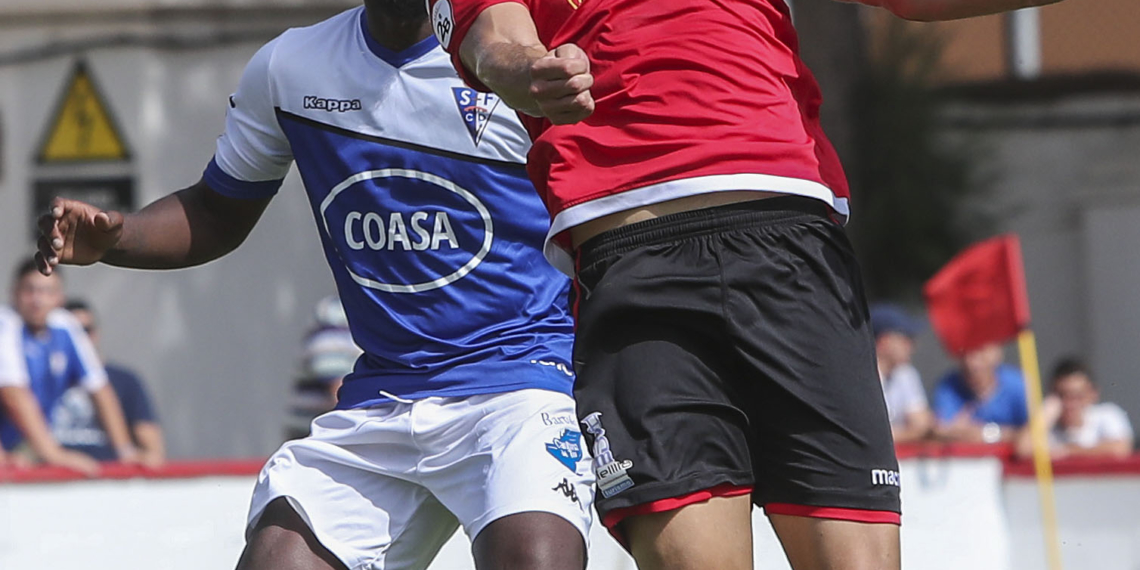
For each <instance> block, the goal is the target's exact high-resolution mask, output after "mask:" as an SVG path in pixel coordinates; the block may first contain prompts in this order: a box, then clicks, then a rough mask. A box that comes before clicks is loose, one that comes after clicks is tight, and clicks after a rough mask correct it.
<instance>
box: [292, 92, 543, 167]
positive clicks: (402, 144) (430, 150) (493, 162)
mask: <svg viewBox="0 0 1140 570" xmlns="http://www.w3.org/2000/svg"><path fill="white" fill-rule="evenodd" d="M276 111H277V115H278V120H280V119H282V118H284V119H288V120H290V121H296V122H298V123H302V124H305V125H308V126H310V127H314V128H317V129H322V130H326V131H329V132H333V133H336V134H339V135H344V136H346V137H351V138H354V139H360V140H363V141H369V142H375V143H380V144H383V145H388V146H394V147H399V148H403V149H407V150H415V151H419V152H423V153H427V154H434V155H437V156H442V157H445V158H453V159H455V160H463V161H467V162H474V163H478V164H487V165H490V166H505V167H507V168H519V169H524V170H525V169H526V165H525V164H523V163H521V162H511V161H509V160H498V159H494V158H484V157H482V156H471V155H469V154H461V153H458V152H452V151H450V150H443V149H439V148H434V147H430V146H423V145H418V144H415V143H410V142H406V141H399V140H395V139H388V138H384V137H378V136H374V135H366V134H364V133H358V132H356V131H351V130H348V129H345V128H343V127H338V126H336V125H330V124H327V123H322V122H320V121H315V120H313V119H310V118H308V117H302V116H301V115H295V114H293V113H290V112H289V111H285V110H283V109H281V107H276Z"/></svg>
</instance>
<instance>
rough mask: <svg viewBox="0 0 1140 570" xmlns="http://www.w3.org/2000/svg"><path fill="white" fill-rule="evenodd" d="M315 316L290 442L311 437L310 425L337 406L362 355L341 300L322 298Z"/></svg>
mask: <svg viewBox="0 0 1140 570" xmlns="http://www.w3.org/2000/svg"><path fill="white" fill-rule="evenodd" d="M316 316H317V324H316V326H315V327H314V328H313V329H312V330H311V331H310V332H309V334H307V335H306V336H305V341H304V343H305V348H304V356H303V358H302V361H301V371H300V374H299V375H298V377H297V381H296V382H295V383H294V385H293V398H292V401H291V404H290V412H289V423H288V424H287V425H286V426H285V437H286V438H287V439H298V438H302V437H305V436H307V435H309V424H310V423H312V421H313V420H314V419H315V418H316V417H317V416H319V415H321V414H323V413H325V412H328V411H330V410H332V409H333V408H335V407H336V402H337V399H336V393H337V390H339V389H340V385H341V383H342V381H343V380H344V377H345V376H347V375H348V373H350V372H352V368H353V366H354V365H355V364H356V359H357V358H358V357H360V355H361V354H362V352H363V351H361V350H360V348H359V347H357V346H356V343H355V342H353V340H352V333H351V332H349V330H348V318H347V317H346V316H345V314H344V307H343V306H342V305H341V303H340V299H339V298H337V297H336V296H330V297H325V298H324V299H321V301H320V302H319V303H317V309H316Z"/></svg>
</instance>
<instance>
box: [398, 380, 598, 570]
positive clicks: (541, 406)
mask: <svg viewBox="0 0 1140 570" xmlns="http://www.w3.org/2000/svg"><path fill="white" fill-rule="evenodd" d="M440 413H441V414H445V415H448V417H444V416H440V417H441V418H442V419H443V420H446V423H447V424H449V425H451V426H453V427H452V428H450V430H449V431H453V432H456V433H459V434H460V437H459V438H458V439H456V440H455V441H451V442H449V443H448V444H447V445H446V446H445V447H446V450H447V451H446V453H442V454H439V455H431V456H429V457H427V458H425V460H424V461H423V462H422V463H421V465H420V473H421V474H422V477H423V479H422V480H423V482H424V485H425V486H426V487H427V488H429V489H430V490H431V492H432V493H433V494H434V495H435V496H436V497H438V498H439V500H440V502H441V503H443V504H444V505H445V506H446V507H447V508H448V509H449V510H450V511H451V512H453V513H455V516H456V518H457V519H458V520H459V522H460V524H461V525H462V526H463V529H464V531H465V532H466V533H467V535H468V536H469V537H471V539H472V541H473V542H474V543H475V544H476V545H478V546H479V547H480V552H482V553H484V554H488V555H489V554H492V553H500V554H503V555H505V556H506V557H507V559H510V558H512V557H517V558H519V559H531V558H532V557H534V556H540V555H542V556H545V555H544V554H543V552H545V551H548V550H551V549H553V550H558V551H563V550H572V551H574V553H576V554H574V556H570V557H569V559H570V560H584V559H585V552H584V549H585V541H586V540H587V537H588V536H589V531H590V525H591V522H592V520H593V516H592V512H591V502H592V499H593V483H594V477H593V474H592V473H591V472H590V461H589V453H588V452H587V451H586V448H585V445H584V444H583V442H582V434H581V432H580V431H579V429H578V426H577V417H576V415H575V410H574V401H573V399H572V398H570V396H569V395H567V394H562V393H559V392H553V391H549V390H538V389H528V390H519V391H515V392H507V393H502V394H491V395H483V396H474V397H468V398H464V399H462V400H461V401H460V402H457V403H456V404H455V405H449V406H446V407H445V408H444V409H443V410H441V411H440ZM450 414H458V415H457V416H456V417H450ZM523 513H525V514H527V515H532V514H533V515H536V516H534V517H531V516H527V517H526V518H525V519H524V518H516V517H518V516H519V515H521V514H523ZM537 515H545V516H537ZM526 519H533V520H534V522H535V524H534V525H533V526H532V527H531V528H529V529H522V528H521V527H522V525H518V524H515V523H516V522H517V521H522V520H526ZM496 526H497V528H492V527H496ZM523 530H525V531H526V534H525V536H527V537H528V539H527V541H518V542H515V543H513V544H509V543H508V544H500V542H501V541H500V539H501V537H503V536H504V535H510V534H511V533H513V532H523ZM487 533H491V534H487ZM485 535H486V536H485ZM492 547H493V548H492ZM507 547H511V548H513V549H514V550H513V551H506V550H505V549H506V548H507ZM579 555H580V557H578V556H579ZM540 557H541V556H540ZM520 567H521V568H526V567H528V566H520ZM538 567H541V566H538Z"/></svg>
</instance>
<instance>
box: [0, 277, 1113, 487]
mask: <svg viewBox="0 0 1140 570" xmlns="http://www.w3.org/2000/svg"><path fill="white" fill-rule="evenodd" d="M871 325H872V328H873V329H874V332H875V348H876V352H877V356H878V362H879V375H880V378H881V379H882V386H883V395H884V398H885V400H886V405H887V411H888V414H889V416H890V420H891V427H892V432H893V434H894V438H895V442H896V443H913V442H919V441H926V440H937V441H949V442H968V443H990V444H997V443H1002V442H1006V443H1008V444H1009V445H1011V446H1012V448H1013V450H1014V451H1015V453H1016V454H1017V455H1019V456H1023V457H1024V456H1028V455H1030V454H1031V453H1032V441H1031V438H1030V435H1029V430H1028V429H1027V426H1028V422H1029V413H1028V408H1027V404H1026V396H1025V393H1026V387H1025V379H1024V377H1023V376H1022V373H1021V371H1020V370H1019V369H1018V368H1017V367H1015V366H1013V365H1011V364H1009V363H1006V362H1004V355H1003V351H1002V347H1001V346H999V345H996V344H992V345H988V346H984V347H981V348H978V349H976V350H973V351H970V352H967V353H965V354H961V355H957V356H956V360H957V364H956V366H954V367H953V368H952V369H951V370H947V371H945V372H944V373H943V374H942V375H941V377H940V378H939V380H938V381H937V382H935V383H934V384H933V389H932V390H931V391H930V393H929V395H928V394H927V390H926V388H925V386H924V384H923V380H922V374H921V373H920V372H919V370H918V369H917V368H916V367H915V366H914V364H912V356H913V354H914V348H915V345H914V343H915V338H916V337H917V336H918V335H919V334H920V332H922V327H923V324H922V321H921V320H920V319H918V318H915V317H914V316H912V315H910V314H908V313H907V312H906V311H905V310H904V309H902V308H901V307H899V306H897V305H892V304H881V305H876V306H874V307H872V308H871ZM99 337H100V335H99V325H98V319H97V318H96V313H95V311H94V310H93V308H92V307H91V306H90V305H88V304H87V303H86V302H84V301H82V300H79V299H71V300H67V299H66V296H65V294H64V284H63V278H62V277H61V274H60V272H58V271H57V272H56V273H54V274H53V275H51V276H45V275H42V274H41V273H39V271H37V270H36V266H35V264H34V262H33V261H32V260H30V259H29V260H26V261H24V262H22V263H21V264H20V265H19V266H18V267H17V268H16V271H15V273H14V275H13V279H12V287H11V306H10V307H3V308H0V466H3V465H9V466H15V467H22V466H28V465H32V464H35V463H44V464H49V465H58V466H63V467H66V468H69V469H74V470H77V471H80V472H82V473H85V474H88V475H95V474H97V473H98V471H99V463H100V462H104V461H120V462H128V463H138V464H141V465H144V466H148V467H157V466H160V465H162V464H163V463H164V461H165V448H164V443H163V434H162V428H161V427H160V425H159V422H158V416H157V414H156V413H155V410H154V406H153V405H152V403H151V398H150V396H149V395H148V392H147V389H146V385H145V383H144V382H143V381H142V380H141V379H140V378H139V377H138V375H137V374H135V373H134V372H132V371H131V370H130V369H129V368H126V367H123V366H120V365H118V364H114V363H109V362H105V361H104V360H103V357H102V355H101V353H100V350H99ZM360 354H361V350H360V349H359V348H358V347H357V346H356V345H355V344H354V343H353V340H352V335H351V333H350V332H349V329H348V320H347V318H346V317H345V313H344V308H343V307H342V306H341V304H340V301H339V299H337V298H336V297H335V296H333V297H328V298H325V299H322V300H321V301H320V303H318V304H317V307H316V311H315V319H314V324H313V326H312V328H311V330H310V331H309V332H308V333H307V334H306V335H305V338H304V341H303V347H302V351H301V359H300V366H299V370H298V373H297V376H296V379H295V381H294V384H293V396H292V399H291V401H290V410H289V415H288V419H287V422H286V425H285V433H284V436H285V437H286V438H288V439H292V438H298V437H304V436H305V435H307V434H308V431H309V424H310V422H311V421H312V420H313V418H315V417H316V416H318V415H320V414H322V413H324V412H326V411H328V410H331V409H332V408H334V407H335V405H336V392H337V389H339V387H340V384H341V381H342V379H343V378H344V377H345V376H346V375H347V374H348V373H350V372H351V371H352V368H353V365H354V364H355V362H356V360H357V358H358V357H359V356H360ZM1044 384H1045V386H1044V389H1045V393H1046V396H1045V398H1044V402H1043V417H1044V420H1045V423H1046V426H1047V428H1048V442H1049V446H1050V451H1051V454H1052V456H1053V457H1054V458H1063V457H1068V456H1104V457H1123V456H1127V455H1130V454H1131V453H1132V451H1133V446H1134V443H1135V438H1134V433H1133V429H1132V425H1131V423H1130V421H1129V418H1128V415H1127V414H1126V413H1125V411H1124V410H1123V409H1121V408H1120V406H1117V405H1116V404H1113V403H1111V402H1104V401H1101V399H1100V393H1099V391H1098V390H1097V384H1096V379H1095V376H1094V375H1093V373H1092V372H1091V371H1090V369H1089V367H1088V366H1086V365H1085V363H1084V362H1083V361H1082V360H1081V359H1080V358H1077V357H1066V358H1062V359H1061V360H1059V361H1058V362H1056V363H1055V364H1054V365H1053V367H1052V373H1051V374H1050V375H1049V376H1048V377H1047V378H1046V379H1044Z"/></svg>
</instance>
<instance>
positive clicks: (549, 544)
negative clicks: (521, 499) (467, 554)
mask: <svg viewBox="0 0 1140 570" xmlns="http://www.w3.org/2000/svg"><path fill="white" fill-rule="evenodd" d="M472 551H473V552H474V554H475V565H476V566H477V567H478V568H479V569H480V570H482V569H490V568H511V569H512V570H515V569H517V570H583V569H584V568H585V567H586V545H585V541H584V540H583V539H582V534H581V533H580V532H579V531H578V529H577V528H576V527H574V525H572V524H570V523H569V522H568V521H566V520H565V519H563V518H562V517H559V516H556V515H552V514H549V513H520V514H517V515H511V516H509V517H504V518H502V519H499V520H497V521H495V522H493V523H491V524H490V525H488V526H487V528H486V529H484V530H483V532H481V533H479V536H477V537H476V538H475V542H474V544H473V545H472Z"/></svg>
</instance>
